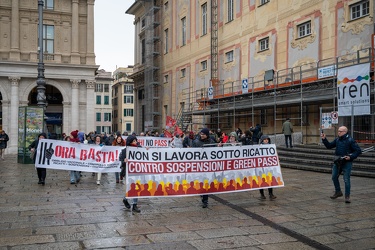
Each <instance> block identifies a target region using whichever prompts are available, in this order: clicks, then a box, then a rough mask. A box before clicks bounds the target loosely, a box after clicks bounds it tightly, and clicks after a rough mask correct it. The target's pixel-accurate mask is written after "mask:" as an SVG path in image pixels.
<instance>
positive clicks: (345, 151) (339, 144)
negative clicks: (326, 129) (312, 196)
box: [321, 126, 362, 203]
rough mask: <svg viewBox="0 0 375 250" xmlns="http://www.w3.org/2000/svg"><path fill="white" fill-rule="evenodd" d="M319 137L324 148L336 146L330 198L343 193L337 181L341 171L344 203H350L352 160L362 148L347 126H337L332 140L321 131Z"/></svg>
mask: <svg viewBox="0 0 375 250" xmlns="http://www.w3.org/2000/svg"><path fill="white" fill-rule="evenodd" d="M321 137H322V141H323V144H324V146H326V148H328V149H330V148H336V149H335V159H336V160H335V161H334V164H333V167H332V181H333V185H334V186H335V193H334V194H333V195H332V196H331V199H336V198H338V197H341V196H342V195H343V194H342V192H341V188H340V182H339V176H340V174H341V172H342V173H343V176H344V183H345V203H350V202H351V201H350V173H351V171H352V164H353V160H354V159H356V158H357V157H358V156H359V155H360V154H361V153H362V150H361V148H360V147H359V146H358V144H357V142H356V141H355V140H354V139H353V138H352V137H350V136H349V135H348V128H347V127H345V126H341V127H339V130H338V137H337V138H336V139H335V140H333V141H332V142H329V141H328V140H327V138H326V135H325V134H324V133H321Z"/></svg>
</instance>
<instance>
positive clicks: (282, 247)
mask: <svg viewBox="0 0 375 250" xmlns="http://www.w3.org/2000/svg"><path fill="white" fill-rule="evenodd" d="M258 247H259V248H260V249H263V250H290V249H298V250H313V249H316V248H315V247H311V246H309V245H306V244H303V243H302V242H284V243H283V242H281V243H275V244H268V245H260V246H258ZM237 250H238V249H237Z"/></svg>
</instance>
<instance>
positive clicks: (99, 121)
mask: <svg viewBox="0 0 375 250" xmlns="http://www.w3.org/2000/svg"><path fill="white" fill-rule="evenodd" d="M95 82H96V83H95V97H93V98H95V131H96V132H97V133H98V134H100V133H107V134H108V133H112V132H116V131H113V130H112V98H111V94H112V85H113V78H112V73H111V72H107V71H105V70H104V69H100V70H98V72H97V75H96V77H95Z"/></svg>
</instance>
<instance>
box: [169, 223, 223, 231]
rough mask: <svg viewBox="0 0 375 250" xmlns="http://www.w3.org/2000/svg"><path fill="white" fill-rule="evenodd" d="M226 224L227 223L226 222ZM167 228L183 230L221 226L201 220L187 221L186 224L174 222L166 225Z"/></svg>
mask: <svg viewBox="0 0 375 250" xmlns="http://www.w3.org/2000/svg"><path fill="white" fill-rule="evenodd" d="M227 225H228V224H227ZM167 228H169V229H170V230H171V231H173V232H183V231H195V230H201V229H205V230H207V229H213V228H221V226H220V225H218V224H216V223H212V222H201V223H197V222H194V223H188V224H186V223H185V224H175V225H168V226H167Z"/></svg>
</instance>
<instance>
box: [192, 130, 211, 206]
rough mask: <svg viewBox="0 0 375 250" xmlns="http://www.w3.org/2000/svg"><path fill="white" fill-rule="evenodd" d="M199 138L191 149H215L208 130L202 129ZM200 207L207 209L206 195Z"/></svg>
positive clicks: (203, 196)
mask: <svg viewBox="0 0 375 250" xmlns="http://www.w3.org/2000/svg"><path fill="white" fill-rule="evenodd" d="M199 136H200V137H199V138H197V139H195V140H194V141H193V148H202V147H216V142H215V141H214V140H213V139H212V138H211V137H210V130H209V129H208V128H203V129H202V130H201V132H200V133H199ZM201 197H202V203H203V204H202V207H203V208H207V206H208V195H202V196H201Z"/></svg>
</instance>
